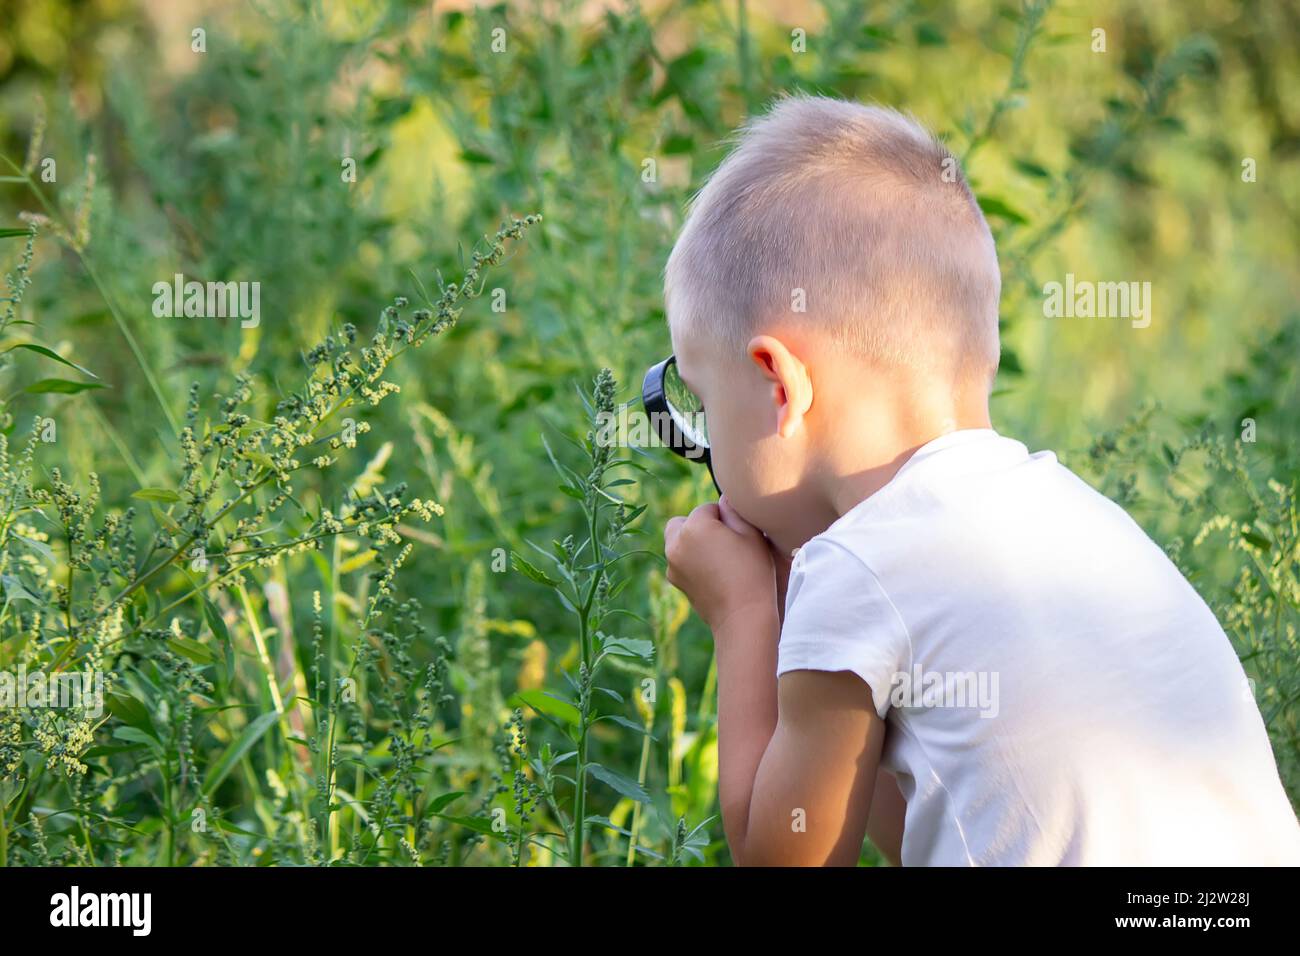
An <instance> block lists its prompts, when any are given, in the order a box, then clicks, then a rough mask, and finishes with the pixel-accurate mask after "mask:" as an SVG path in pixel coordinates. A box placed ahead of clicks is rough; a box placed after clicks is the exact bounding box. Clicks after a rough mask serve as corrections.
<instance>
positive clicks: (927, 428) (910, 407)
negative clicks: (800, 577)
mask: <svg viewBox="0 0 1300 956" xmlns="http://www.w3.org/2000/svg"><path fill="white" fill-rule="evenodd" d="M836 417H837V422H836V423H835V425H834V430H835V432H836V434H835V435H833V436H828V437H830V439H831V440H829V441H826V442H823V443H822V444H823V447H824V449H825V451H824V453H823V455H822V456H821V461H820V462H819V463H818V466H817V468H816V478H815V480H814V481H813V482H812V488H811V489H810V490H812V492H813V494H812V495H811V496H810V499H809V500H808V502H807V504H806V506H805V507H804V508H802V509H800V512H801V515H802V516H805V517H804V520H801V521H800V522H799V524H798V526H796V527H792V528H789V529H786V530H787V533H788V534H789V535H790V538H791V543H790V544H789V546H788V547H787V545H786V541H784V540H782V541H777V542H776V544H777V545H778V546H780V547H782V548H784V549H786V550H787V551H788V550H789V549H791V548H795V547H802V546H803V544H804V543H806V542H807V541H808V540H809V539H810V538H812V537H814V536H815V535H817V534H820V533H821V532H822V531H825V530H826V528H828V527H829V526H830V525H831V523H832V522H834V521H835V520H837V519H838V518H839V517H841V516H842V515H844V514H845V513H847V512H848V511H850V510H851V509H852V508H853V507H854V506H856V505H858V504H860V503H861V502H863V501H865V500H866V499H867V498H869V497H871V496H872V495H873V494H875V493H876V492H877V491H879V490H880V489H881V488H883V487H884V486H885V485H887V484H888V483H889V482H890V480H892V479H893V477H894V476H895V475H896V474H898V472H899V470H900V469H901V468H902V467H903V465H905V464H906V463H907V460H908V459H909V458H911V457H912V454H913V453H914V452H915V451H916V450H917V449H918V448H920V447H921V446H922V445H925V444H926V443H928V442H930V441H933V440H934V439H936V438H938V437H939V436H940V435H945V434H948V433H949V432H954V431H963V430H966V429H971V428H991V427H992V423H991V421H990V419H989V411H988V399H987V397H986V393H985V392H983V391H982V390H977V391H975V393H974V394H970V395H966V396H957V397H952V396H943V395H938V394H934V393H918V392H916V391H909V392H907V393H895V394H894V395H893V396H891V397H888V398H885V400H883V401H882V400H880V397H877V396H873V397H872V400H870V401H858V402H851V403H848V404H847V405H846V406H844V407H842V409H841V412H840V414H839V415H837V416H836Z"/></svg>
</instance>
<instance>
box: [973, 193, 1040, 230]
mask: <svg viewBox="0 0 1300 956" xmlns="http://www.w3.org/2000/svg"><path fill="white" fill-rule="evenodd" d="M980 208H981V209H983V210H984V214H985V215H986V216H997V217H998V218H1000V219H1005V220H1006V221H1007V222H1014V223H1016V224H1018V225H1023V224H1024V223H1027V222H1029V220H1028V219H1027V218H1026V217H1025V215H1024V213H1021V212H1018V211H1016V210H1015V209H1012V208H1011V207H1010V206H1009V205H1007V203H1005V202H1004V201H1003V200H1001V199H997V198H995V197H993V196H981V197H980Z"/></svg>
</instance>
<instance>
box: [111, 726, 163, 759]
mask: <svg viewBox="0 0 1300 956" xmlns="http://www.w3.org/2000/svg"><path fill="white" fill-rule="evenodd" d="M113 736H114V737H116V738H117V739H118V740H129V741H130V742H131V743H133V744H144V745H145V746H146V747H148V748H149V749H150V750H152V751H153V752H154V753H155V754H158V755H159V756H162V746H161V745H160V744H159V743H158V741H157V740H155V739H154V738H153V737H151V736H149V735H148V734H146V733H145V732H144V731H143V730H141V729H140V728H138V727H115V728H114V729H113Z"/></svg>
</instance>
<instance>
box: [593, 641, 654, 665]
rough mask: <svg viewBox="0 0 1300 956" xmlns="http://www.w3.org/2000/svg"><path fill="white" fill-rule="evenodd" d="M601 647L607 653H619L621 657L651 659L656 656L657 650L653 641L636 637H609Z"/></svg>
mask: <svg viewBox="0 0 1300 956" xmlns="http://www.w3.org/2000/svg"><path fill="white" fill-rule="evenodd" d="M601 649H602V650H604V651H605V652H606V653H607V654H617V655H618V656H619V657H635V658H639V659H641V660H649V659H650V658H651V657H653V656H654V652H655V646H654V642H653V641H647V640H645V639H643V638H636V637H610V638H607V639H606V640H605V643H604V644H602V645H601Z"/></svg>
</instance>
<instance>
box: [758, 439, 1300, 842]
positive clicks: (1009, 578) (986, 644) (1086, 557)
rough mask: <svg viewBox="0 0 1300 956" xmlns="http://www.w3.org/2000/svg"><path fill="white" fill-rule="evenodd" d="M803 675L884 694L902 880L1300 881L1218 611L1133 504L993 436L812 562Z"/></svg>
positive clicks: (801, 571) (796, 579)
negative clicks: (975, 870) (1022, 875)
mask: <svg viewBox="0 0 1300 956" xmlns="http://www.w3.org/2000/svg"><path fill="white" fill-rule="evenodd" d="M790 670H823V671H842V670H848V671H852V672H854V673H855V674H857V675H858V676H859V677H861V678H862V679H863V680H864V681H865V682H866V683H867V685H868V686H869V687H870V688H871V692H872V697H873V700H874V702H875V705H876V709H877V711H878V712H879V713H880V715H881V716H882V717H883V718H885V720H886V726H887V733H886V740H885V748H884V753H883V756H882V758H881V766H882V767H883V768H884V769H886V770H889V771H891V772H893V773H894V774H895V775H896V776H897V778H898V782H899V787H900V789H901V790H902V793H903V796H904V797H905V798H906V800H907V816H906V823H905V827H904V836H903V848H902V862H903V865H904V866H918V865H919V866H925V865H956V866H988V865H1173V866H1181V865H1196V866H1206V865H1210V866H1214V865H1228V864H1243V865H1251V864H1286V865H1298V864H1300V823H1297V820H1296V816H1295V813H1294V811H1293V809H1292V807H1291V804H1290V801H1289V800H1288V799H1287V796H1286V792H1285V790H1284V789H1283V787H1282V783H1281V780H1280V778H1279V776H1278V771H1277V764H1276V762H1275V760H1274V757H1273V753H1272V750H1271V748H1270V745H1269V740H1268V735H1267V733H1266V731H1265V729H1264V723H1263V720H1262V719H1261V717H1260V712H1259V708H1258V707H1257V705H1256V703H1255V701H1254V698H1253V696H1252V693H1251V691H1250V689H1249V685H1248V684H1247V681H1246V675H1245V673H1244V671H1243V670H1242V667H1241V663H1240V662H1239V661H1238V659H1237V655H1236V653H1235V652H1234V651H1233V648H1232V645H1231V644H1230V643H1229V641H1228V638H1227V636H1226V635H1225V634H1224V632H1223V630H1222V628H1221V627H1220V626H1219V624H1218V622H1217V621H1216V619H1215V617H1214V615H1213V613H1212V612H1211V611H1210V609H1209V608H1208V607H1207V606H1206V604H1205V602H1204V601H1203V600H1202V599H1201V598H1200V596H1199V595H1197V593H1196V592H1195V591H1194V590H1193V589H1192V587H1191V585H1190V584H1188V582H1187V581H1186V580H1185V579H1184V578H1183V576H1182V575H1181V574H1180V573H1179V572H1178V570H1177V568H1175V567H1174V565H1173V563H1172V562H1171V561H1170V560H1169V559H1168V558H1167V557H1166V556H1165V554H1164V552H1163V551H1162V550H1161V549H1160V548H1159V547H1158V546H1157V545H1156V544H1155V543H1154V542H1153V541H1152V540H1151V539H1150V538H1149V537H1147V535H1146V534H1145V533H1144V532H1143V531H1142V529H1141V528H1139V527H1138V525H1137V524H1136V523H1135V522H1134V521H1133V520H1132V519H1131V518H1130V517H1129V516H1128V515H1127V514H1126V513H1125V512H1124V510H1123V509H1122V508H1120V507H1119V506H1118V505H1116V504H1115V503H1113V502H1112V501H1110V500H1109V499H1108V498H1106V497H1105V496H1103V495H1101V494H1100V493H1098V492H1097V491H1095V490H1094V489H1093V488H1091V487H1090V486H1089V485H1087V484H1086V483H1085V482H1084V481H1082V480H1081V479H1080V478H1078V477H1077V476H1075V475H1074V473H1073V472H1071V471H1069V470H1068V469H1067V468H1065V467H1064V466H1063V465H1061V464H1060V463H1059V462H1058V461H1057V459H1056V455H1055V454H1053V453H1052V452H1050V451H1040V452H1037V453H1035V454H1032V455H1031V454H1030V453H1029V452H1028V450H1027V449H1026V448H1025V446H1024V445H1023V444H1022V443H1020V442H1018V441H1014V440H1012V439H1010V438H1006V437H1003V436H1001V435H999V434H998V433H997V432H996V431H994V430H993V429H988V428H985V429H967V430H962V431H956V432H951V433H949V434H947V435H943V436H941V437H939V438H936V439H935V440H934V441H931V442H929V443H928V444H926V445H923V446H922V447H921V448H919V449H917V451H916V452H915V453H914V454H913V455H912V457H911V458H909V459H908V460H907V462H906V463H905V464H904V465H903V467H902V468H901V469H900V470H899V471H898V472H897V474H896V475H895V476H894V478H893V479H892V480H891V481H890V482H889V483H888V484H886V485H885V486H884V487H883V488H882V489H880V490H879V491H877V492H876V493H875V494H873V495H871V496H870V497H869V498H867V499H865V500H864V501H862V502H860V503H859V504H857V505H856V506H855V507H853V508H852V509H851V510H850V511H848V512H847V513H845V514H844V515H842V516H841V517H840V518H839V519H838V520H837V521H836V522H835V523H834V524H832V525H831V526H830V527H829V528H828V529H827V530H826V531H824V532H823V533H821V534H819V535H817V536H816V537H814V538H813V539H812V540H810V541H809V542H808V543H807V544H806V545H805V546H804V547H803V548H801V549H800V550H799V551H798V553H797V554H796V556H795V558H794V561H793V564H792V566H791V573H790V584H789V589H788V592H787V596H786V614H785V623H784V626H783V628H782V630H781V641H780V647H779V651H778V664H777V674H778V675H780V674H783V673H785V672H786V671H790ZM903 675H906V676H903ZM896 678H897V679H896Z"/></svg>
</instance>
